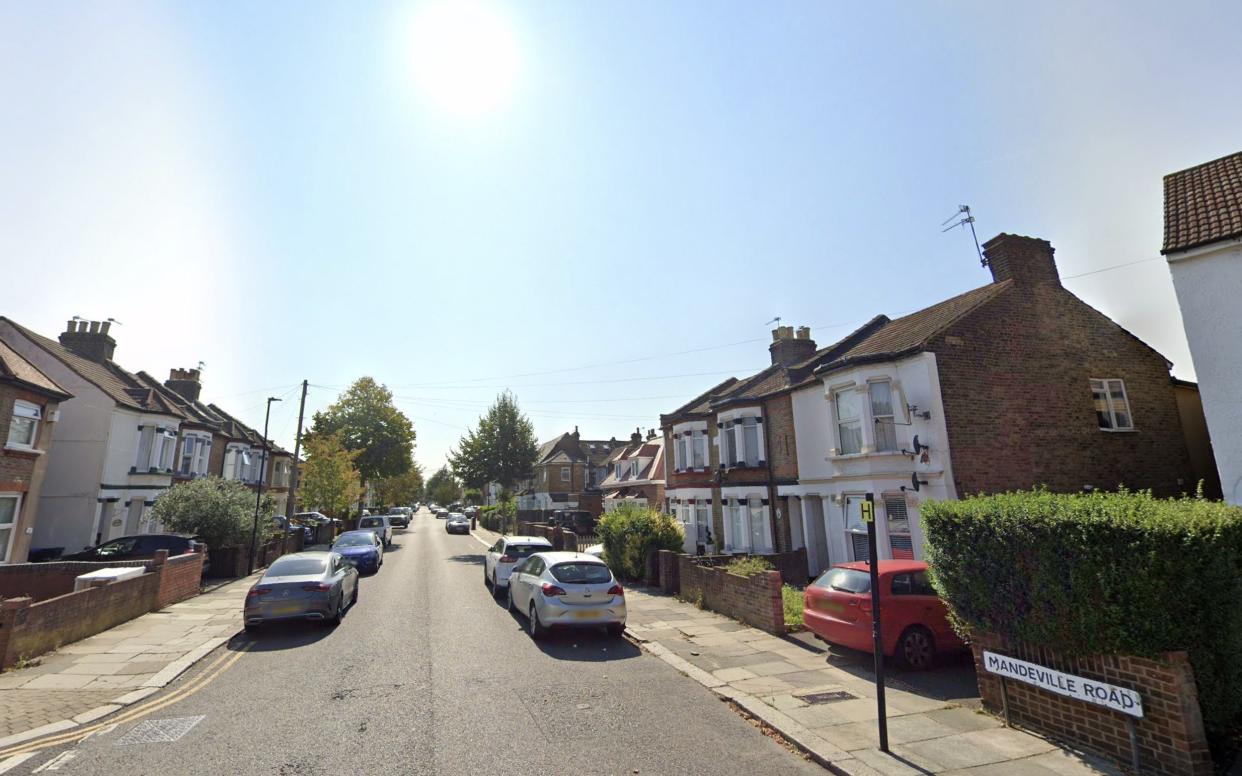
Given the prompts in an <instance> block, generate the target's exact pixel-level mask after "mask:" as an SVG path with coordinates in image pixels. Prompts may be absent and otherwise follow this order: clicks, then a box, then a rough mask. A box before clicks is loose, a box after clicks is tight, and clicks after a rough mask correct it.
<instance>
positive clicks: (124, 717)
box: [0, 641, 254, 759]
mask: <svg viewBox="0 0 1242 776" xmlns="http://www.w3.org/2000/svg"><path fill="white" fill-rule="evenodd" d="M253 644H254V642H252V641H247V642H246V643H245V644H243V645H241V647H239V648H238V649H237V651H235V652H229V651H227V650H226V651H225V652H224V654H222V655H220V656H219V657H217V658H216V659H215V660H213V661H212V662H211V663H210V664H209V665H208V666H207V667H206V668H204V669H203V670H202V672H201V673H200V674H199V675H198V676H196V677H194V678H193V679H192V680H190V681H189V682H187V683H186V685H185V686H184V687H179V688H178V689H176V690H174V691H173V692H171V693H169V694H167V695H165V696H163V697H161V698H156V699H154V700H151V701H147V702H146V703H140V704H138V705H135V706H131V707H130V708H128V709H125V710H123V711H120V712H118V713H116V714H115V715H113V716H109V717H106V718H105V719H103V720H102V721H100V722H96V723H94V724H91V725H86V726H84V727H75V728H72V729H70V730H66V731H65V732H63V733H56V734H53V735H51V736H48V737H46V738H39V739H35V740H33V741H28V742H25V743H21V744H15V745H13V746H11V747H9V748H8V749H4V750H0V759H3V758H6V757H12V756H13V755H16V754H25V753H27V752H38V751H41V750H43V749H48V748H50V747H53V746H60V745H61V744H66V743H69V742H72V741H80V740H82V739H84V738H86V737H87V736H89V735H92V734H93V733H95V732H96V731H99V730H102V729H103V728H106V727H115V726H116V725H120V724H122V723H125V722H132V721H133V720H136V719H141V718H142V717H145V716H147V715H148V714H151V713H153V712H156V711H159V710H160V709H162V708H164V707H166V706H171V705H172V704H174V703H177V702H178V701H182V700H185V699H186V698H188V697H189V696H191V695H193V694H194V693H196V692H198V691H199V690H201V689H203V688H204V687H206V686H207V685H208V684H210V683H211V682H212V681H213V680H215V678H216V677H218V676H219V675H220V674H222V673H224V672H225V671H227V670H229V668H230V667H232V665H233V664H234V663H236V662H237V661H238V660H241V657H242V655H244V654H245V653H246V651H247V650H249V649H250V647H251V646H252V645H253Z"/></svg>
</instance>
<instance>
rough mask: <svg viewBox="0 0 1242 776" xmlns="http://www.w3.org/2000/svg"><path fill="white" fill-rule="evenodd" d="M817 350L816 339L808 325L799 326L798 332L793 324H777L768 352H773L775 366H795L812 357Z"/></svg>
mask: <svg viewBox="0 0 1242 776" xmlns="http://www.w3.org/2000/svg"><path fill="white" fill-rule="evenodd" d="M815 350H816V348H815V340H813V339H811V329H810V328H809V327H807V326H800V327H798V331H797V333H796V334H795V333H794V327H792V326H777V327H776V328H775V329H773V330H772V344H771V345H769V346H768V352H769V353H771V354H772V364H773V366H793V365H794V364H796V363H798V362H799V361H804V360H806V359H808V358H810V357H811V356H812V355H814V354H815Z"/></svg>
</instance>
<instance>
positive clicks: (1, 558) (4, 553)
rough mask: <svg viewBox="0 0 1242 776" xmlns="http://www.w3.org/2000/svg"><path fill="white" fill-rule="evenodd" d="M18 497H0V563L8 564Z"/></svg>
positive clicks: (14, 529) (15, 523) (14, 530)
mask: <svg viewBox="0 0 1242 776" xmlns="http://www.w3.org/2000/svg"><path fill="white" fill-rule="evenodd" d="M18 498H19V497H18V496H17V495H16V494H12V495H0V563H8V562H9V561H10V560H11V558H9V553H10V552H12V544H13V535H14V533H15V532H16V528H17V504H18Z"/></svg>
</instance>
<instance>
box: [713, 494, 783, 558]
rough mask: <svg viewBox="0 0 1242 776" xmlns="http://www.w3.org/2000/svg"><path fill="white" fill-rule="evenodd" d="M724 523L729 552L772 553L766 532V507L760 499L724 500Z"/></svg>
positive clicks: (754, 497)
mask: <svg viewBox="0 0 1242 776" xmlns="http://www.w3.org/2000/svg"><path fill="white" fill-rule="evenodd" d="M724 510H725V523H726V527H727V528H728V533H729V537H728V539H727V540H726V544H727V545H728V546H727V549H728V550H729V551H731V552H753V553H766V552H771V551H772V543H771V541H770V540H769V538H768V536H769V532H768V507H767V505H765V504H764V501H763V499H762V498H759V497H758V496H752V497H751V498H749V499H726V500H725V506H724Z"/></svg>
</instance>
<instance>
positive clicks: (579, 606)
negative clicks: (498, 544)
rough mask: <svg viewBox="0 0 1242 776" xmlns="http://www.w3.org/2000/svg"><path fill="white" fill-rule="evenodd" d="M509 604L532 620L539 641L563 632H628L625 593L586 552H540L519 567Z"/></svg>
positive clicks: (511, 584)
mask: <svg viewBox="0 0 1242 776" xmlns="http://www.w3.org/2000/svg"><path fill="white" fill-rule="evenodd" d="M507 603H508V606H509V611H511V612H514V611H516V612H520V613H522V614H524V615H526V621H527V625H528V630H529V631H530V635H531V638H535V639H538V638H542V637H543V636H544V635H546V634H547V632H548V630H549V629H551V628H561V627H568V628H584V627H599V626H603V627H604V629H605V630H607V631H608V633H609V634H610V635H613V636H620V635H621V634H622V633H624V632H625V590H624V589H623V588H622V587H621V583H620V582H618V581H617V580H616V578H615V577H613V575H612V571H611V570H609V568H608V567H607V566H606V565H604V564H603V563H602V562H600V560H599V559H598V558H594V557H592V556H590V555H586V554H583V553H580V552H537V553H535V554H534V555H531V556H530V557H529V558H527V559H526V560H524V561H522V562H521V563H519V564H517V565H516V566H515V567H514V568H513V572H512V574H511V575H510V577H509V595H508V601H507Z"/></svg>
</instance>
